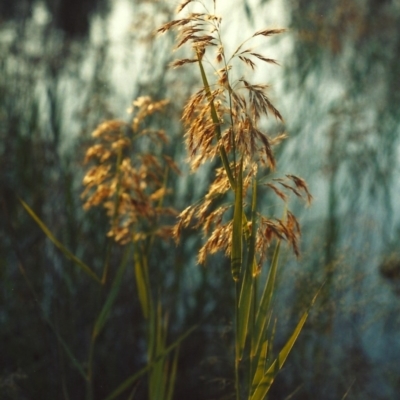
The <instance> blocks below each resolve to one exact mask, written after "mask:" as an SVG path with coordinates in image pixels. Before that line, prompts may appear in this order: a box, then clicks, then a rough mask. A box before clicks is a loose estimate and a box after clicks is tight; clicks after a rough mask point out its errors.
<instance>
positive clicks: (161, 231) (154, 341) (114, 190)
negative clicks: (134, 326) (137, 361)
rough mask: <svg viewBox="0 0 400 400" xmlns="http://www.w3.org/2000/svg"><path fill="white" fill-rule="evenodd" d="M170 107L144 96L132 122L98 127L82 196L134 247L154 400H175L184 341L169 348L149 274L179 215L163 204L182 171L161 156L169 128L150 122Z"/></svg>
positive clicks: (117, 236) (114, 235)
mask: <svg viewBox="0 0 400 400" xmlns="http://www.w3.org/2000/svg"><path fill="white" fill-rule="evenodd" d="M167 103H168V101H166V100H162V101H158V102H154V101H152V100H151V98H150V97H140V98H138V99H137V100H136V101H134V102H133V107H132V108H131V109H130V111H131V112H132V113H133V117H132V121H131V123H129V124H128V123H125V122H123V121H118V120H112V121H106V122H104V123H102V124H101V125H99V126H98V127H97V129H96V130H95V131H94V132H93V134H92V136H93V138H94V139H95V140H96V143H95V144H93V145H92V146H91V147H89V149H88V150H87V152H86V157H85V163H88V162H93V163H94V165H93V166H92V167H91V168H90V169H89V171H88V172H87V173H86V175H85V177H84V178H83V183H84V185H85V186H86V188H85V190H84V192H83V193H82V197H83V198H86V202H85V204H84V208H85V209H86V210H87V209H89V208H91V207H95V206H102V207H104V208H105V209H106V211H107V215H108V217H109V219H110V225H111V228H110V230H109V232H108V234H107V235H108V236H109V237H111V238H112V239H114V241H115V242H117V243H118V244H120V245H128V244H132V245H133V248H134V256H133V258H134V270H135V278H136V285H137V291H138V296H139V300H140V304H141V308H142V312H143V316H144V318H145V319H146V325H147V338H146V339H147V340H146V342H147V367H145V369H143V370H142V372H147V370H148V375H149V379H148V396H149V399H157V400H158V399H160V400H161V399H165V400H170V399H172V395H173V389H174V384H175V376H176V370H177V361H178V351H177V350H176V351H175V355H174V356H173V358H172V359H171V360H169V359H168V353H169V352H170V351H171V350H172V349H173V348H174V347H177V345H178V343H179V341H180V340H178V341H177V342H175V343H174V344H173V345H172V347H171V345H170V346H169V347H167V340H166V339H167V332H168V321H167V317H166V315H164V312H163V310H162V305H161V300H160V299H159V298H156V297H155V294H154V290H153V289H152V286H151V281H150V272H149V258H150V254H151V251H152V245H153V241H154V239H155V238H156V237H159V238H161V239H164V240H168V239H169V238H170V237H171V226H169V225H166V224H165V223H164V221H162V220H161V218H162V217H165V216H171V215H176V212H175V210H174V209H172V208H170V207H165V206H163V200H164V197H165V196H166V195H167V193H168V189H167V178H168V170H171V169H172V170H174V171H175V172H177V173H179V170H178V168H177V166H176V164H175V163H174V162H173V160H172V159H171V158H169V157H168V156H166V155H163V154H162V153H161V145H162V144H163V143H164V144H165V143H166V142H167V136H166V134H165V132H164V130H162V129H152V128H151V127H150V126H149V124H148V123H147V122H148V119H149V117H151V116H152V114H154V113H155V112H160V111H162V110H163V109H164V108H165V106H166V105H167ZM143 142H144V143H143ZM146 147H147V148H150V147H151V148H152V151H150V149H149V150H146ZM157 150H158V152H157ZM103 276H104V274H103ZM140 375H141V374H140V373H139V374H135V375H134V376H133V377H131V378H129V379H128V380H127V381H125V382H123V383H122V384H121V385H120V386H119V387H118V388H117V389H116V390H115V391H114V392H113V393H112V394H111V395H110V396H109V397H108V398H109V399H112V398H115V397H116V396H118V395H119V393H121V392H122V391H123V390H125V389H126V388H127V387H129V386H130V385H132V383H133V382H134V381H135V380H136V379H137V378H138V377H140Z"/></svg>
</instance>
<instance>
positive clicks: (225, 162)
mask: <svg viewBox="0 0 400 400" xmlns="http://www.w3.org/2000/svg"><path fill="white" fill-rule="evenodd" d="M197 58H198V60H199V67H200V73H201V79H202V81H203V85H204V89H205V91H206V94H207V96H208V99H209V101H210V107H211V118H212V120H213V122H214V125H215V135H216V137H217V140H218V141H219V140H221V138H222V136H221V127H220V121H219V118H218V114H217V111H216V110H215V106H214V100H213V98H212V95H211V90H210V85H209V84H208V80H207V76H206V73H205V71H204V67H203V63H202V61H201V60H202V55H201V54H200V53H199V52H198V53H197ZM218 151H219V154H220V157H221V160H222V164H223V166H224V168H225V171H226V174H227V176H228V179H229V183H230V185H231V188H232V189H233V190H235V178H234V176H233V174H232V170H231V167H230V166H229V160H228V156H227V154H226V151H225V148H224V146H223V145H222V144H220V145H219V146H218Z"/></svg>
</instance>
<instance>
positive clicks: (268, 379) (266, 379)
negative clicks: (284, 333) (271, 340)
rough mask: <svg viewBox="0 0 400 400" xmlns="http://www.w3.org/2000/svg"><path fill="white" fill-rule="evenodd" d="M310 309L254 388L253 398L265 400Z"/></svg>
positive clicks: (252, 399)
mask: <svg viewBox="0 0 400 400" xmlns="http://www.w3.org/2000/svg"><path fill="white" fill-rule="evenodd" d="M308 313H309V310H307V311H306V312H305V313H304V314H303V315H302V317H301V319H300V321H299V322H298V324H297V326H296V328H295V329H294V330H293V332H292V335H291V336H290V338H289V340H288V341H287V342H286V344H285V346H284V347H283V349H282V350H281V351H280V353H279V355H278V357H277V358H276V359H275V360H274V362H273V363H272V364H271V366H270V367H269V368H268V370H267V371H266V373H265V374H264V376H263V378H262V379H261V380H260V381H259V382H258V385H257V387H256V389H255V390H254V393H253V395H252V396H251V400H264V399H265V396H266V395H267V393H268V391H269V389H270V387H271V385H272V383H273V381H274V379H275V377H276V374H277V373H278V372H279V370H280V369H281V368H282V367H283V364H284V363H285V361H286V359H287V357H288V355H289V353H290V351H291V350H292V348H293V345H294V343H295V342H296V340H297V338H298V336H299V334H300V332H301V330H302V328H303V325H304V324H305V322H306V320H307V317H308Z"/></svg>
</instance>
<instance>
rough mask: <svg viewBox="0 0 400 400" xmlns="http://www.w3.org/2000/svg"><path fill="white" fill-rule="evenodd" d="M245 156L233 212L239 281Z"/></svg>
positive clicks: (234, 268)
mask: <svg viewBox="0 0 400 400" xmlns="http://www.w3.org/2000/svg"><path fill="white" fill-rule="evenodd" d="M242 221H243V158H242V159H241V161H240V165H239V173H238V177H237V182H236V188H235V210H234V213H233V229H232V250H231V268H232V277H233V280H234V281H236V282H237V281H239V279H240V272H241V269H242V257H243V254H242V253H243V248H242V247H243V224H242Z"/></svg>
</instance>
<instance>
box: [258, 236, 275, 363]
mask: <svg viewBox="0 0 400 400" xmlns="http://www.w3.org/2000/svg"><path fill="white" fill-rule="evenodd" d="M279 251H280V241H278V243H277V244H276V247H275V251H274V255H273V257H272V262H271V268H270V271H269V274H268V279H267V283H266V285H265V288H264V292H263V294H262V296H261V299H260V306H259V309H258V310H257V315H256V322H255V327H254V332H253V335H254V336H253V339H254V340H253V343H254V347H253V348H252V349H251V355H252V356H255V355H256V354H257V353H258V348H259V346H260V343H261V339H262V336H263V333H264V329H265V325H266V322H267V319H268V318H267V316H268V315H269V309H270V306H271V300H272V296H273V294H274V291H275V281H276V272H277V269H278V259H279Z"/></svg>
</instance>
